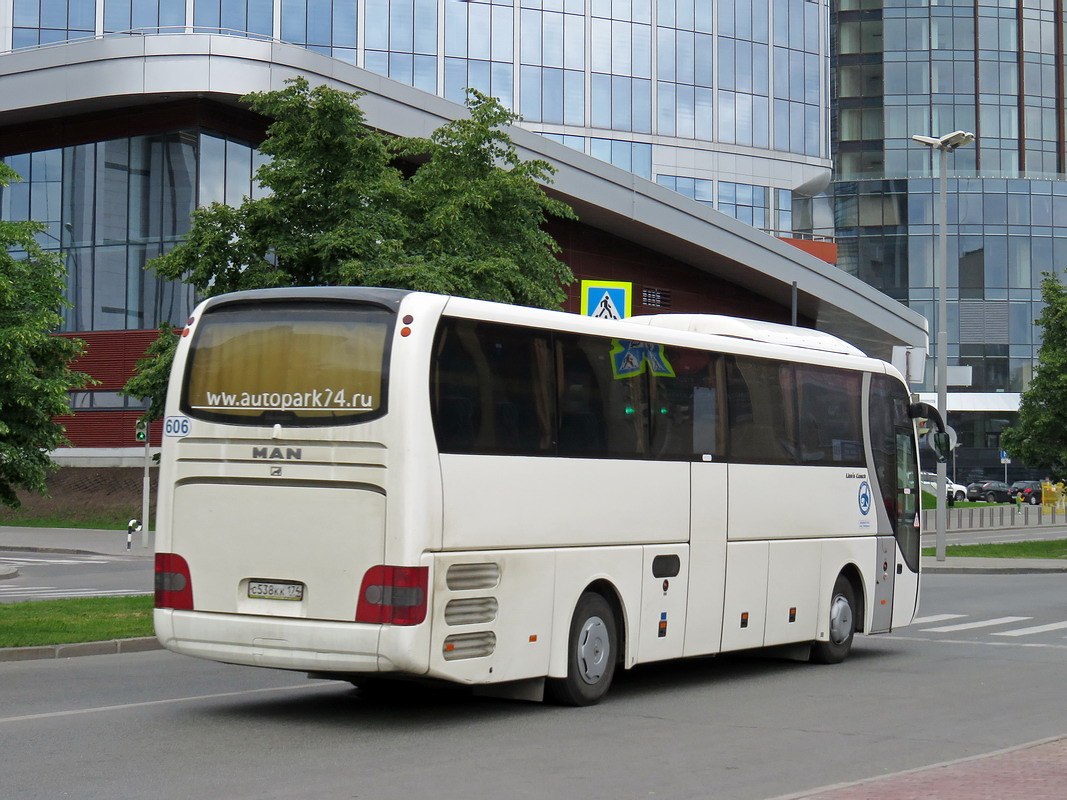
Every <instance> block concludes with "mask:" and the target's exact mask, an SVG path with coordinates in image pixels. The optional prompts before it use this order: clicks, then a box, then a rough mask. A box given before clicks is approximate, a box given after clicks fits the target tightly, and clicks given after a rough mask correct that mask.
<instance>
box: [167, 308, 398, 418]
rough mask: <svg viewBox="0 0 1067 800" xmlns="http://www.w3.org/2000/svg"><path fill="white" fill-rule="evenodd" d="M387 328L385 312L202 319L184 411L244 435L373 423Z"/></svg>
mask: <svg viewBox="0 0 1067 800" xmlns="http://www.w3.org/2000/svg"><path fill="white" fill-rule="evenodd" d="M392 324H393V314H392V313H391V312H389V311H387V310H386V309H383V308H380V307H377V306H369V305H361V304H357V303H337V302H300V301H290V302H260V303H247V304H233V305H228V306H224V307H221V308H219V309H217V310H209V311H208V312H207V313H206V314H205V315H204V317H203V319H202V320H200V324H199V325H198V326H197V328H196V332H195V337H194V339H193V342H192V345H191V347H190V354H189V360H188V365H187V367H186V376H185V382H184V387H185V388H184V391H183V396H182V399H181V405H182V409H183V410H184V411H185V413H187V414H188V415H189V416H191V417H196V418H199V419H203V420H207V421H211V422H224V423H230V424H244V425H274V424H282V425H296V426H314V425H338V424H345V423H352V422H361V421H365V420H366V419H369V418H373V417H377V416H380V415H381V414H383V413H385V397H384V394H385V386H386V382H385V379H384V373H385V371H386V342H388V341H389V333H390V331H391V329H392Z"/></svg>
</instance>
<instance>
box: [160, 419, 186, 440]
mask: <svg viewBox="0 0 1067 800" xmlns="http://www.w3.org/2000/svg"><path fill="white" fill-rule="evenodd" d="M163 434H164V435H165V436H188V435H189V418H188V417H167V418H166V419H165V420H164V421H163Z"/></svg>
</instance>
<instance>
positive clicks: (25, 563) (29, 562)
mask: <svg viewBox="0 0 1067 800" xmlns="http://www.w3.org/2000/svg"><path fill="white" fill-rule="evenodd" d="M108 563H110V562H109V561H98V560H95V559H84V558H0V564H14V565H15V566H19V567H40V566H48V565H50V564H108Z"/></svg>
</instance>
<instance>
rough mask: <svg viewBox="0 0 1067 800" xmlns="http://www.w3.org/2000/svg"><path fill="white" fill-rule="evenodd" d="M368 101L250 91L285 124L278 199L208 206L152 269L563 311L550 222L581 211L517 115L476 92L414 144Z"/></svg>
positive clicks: (150, 378) (275, 130)
mask: <svg viewBox="0 0 1067 800" xmlns="http://www.w3.org/2000/svg"><path fill="white" fill-rule="evenodd" d="M360 96H361V94H360V93H350V92H343V91H340V90H337V89H332V88H329V87H325V86H317V87H314V88H311V87H310V86H309V84H308V82H307V80H305V79H304V78H296V79H293V80H290V81H288V82H287V85H286V87H285V88H284V89H282V90H278V91H273V92H257V93H253V94H250V95H247V96H246V97H245V98H243V99H244V101H245V102H247V103H248V104H249V106H250V107H251V108H252V109H253V110H255V111H257V112H259V113H261V114H263V115H265V116H267V117H269V118H271V119H272V120H273V122H272V123H271V125H270V126H269V128H268V129H267V138H266V140H265V141H264V142H263V144H262V145H261V146H260V151H261V152H263V153H264V154H266V155H267V156H269V157H270V160H269V161H268V162H267V163H265V164H264V165H263V166H261V167H260V168H259V170H258V171H257V173H256V179H257V181H258V183H259V184H260V186H262V187H263V188H264V189H265V190H266V191H265V193H264V194H263V195H262V196H258V197H256V198H246V199H245V200H244V202H243V203H242V204H241V205H240V206H238V207H230V206H226V205H223V204H221V203H212V204H211V205H210V206H208V207H206V208H200V209H197V210H196V211H195V212H194V213H193V218H192V227H191V229H190V231H189V233H188V235H187V237H186V239H185V241H184V242H183V243H182V244H181V245H179V246H178V247H176V248H174V250H172V251H171V252H169V253H167V254H165V255H163V256H160V257H159V258H157V259H154V260H153V261H152V262H150V263H149V264H148V268H152V269H155V270H156V271H157V272H158V273H159V275H160V276H162V277H164V278H169V279H180V280H184V281H186V282H188V283H190V284H192V285H193V286H194V287H195V288H196V289H197V290H198V291H199V292H200V293H201V294H204V295H209V296H210V295H215V294H220V293H223V292H231V291H237V290H241V289H261V288H270V287H280V286H330V285H345V286H387V287H393V288H400V289H412V290H417V291H428V292H438V293H442V294H453V295H460V296H464V297H474V298H479V299H483V300H496V301H499V302H505V303H516V304H521V305H532V306H538V307H542V308H558V307H559V306H560V305H561V304H562V302H563V300H564V299H565V297H566V295H565V292H564V289H563V287H564V286H565V285H566V284H568V283H571V282H573V280H574V276H573V274H572V273H571V271H570V269H569V268H568V267H567V266H566V265H565V264H563V263H562V262H561V261H559V259H558V258H557V257H556V254H557V252H558V250H559V247H558V245H557V244H556V242H555V241H554V240H553V239H552V238H551V237H550V236H549V235H548V234H547V233H545V231H544V230H543V227H542V226H543V224H544V222H545V221H546V219H547V218H548V217H550V216H556V217H564V218H570V219H573V218H574V213H573V212H572V211H571V209H570V208H569V207H568V206H567V205H565V204H564V203H562V202H560V201H558V200H556V199H553V198H551V197H549V196H547V195H546V194H545V192H544V189H543V188H542V186H541V184H543V183H548V182H550V180H551V176H552V174H553V172H554V169H553V167H552V166H551V165H550V164H549V163H548V162H546V161H541V160H529V161H523V160H522V159H521V158H520V157H519V156H518V154H517V152H516V149H515V146H514V144H513V143H512V142H511V140H510V138H509V137H508V135H507V134H506V132H504V131H503V130H502V127H503V126H506V125H509V124H511V123H513V122H515V121H516V120H517V119H518V117H517V115H515V114H513V113H512V112H510V111H508V110H507V109H505V108H503V107H502V106H501V105H500V103H499V102H498V101H497V100H496V99H495V98H491V97H486V96H485V95H483V94H481V93H479V92H477V91H474V90H468V97H467V109H468V112H469V116H468V117H467V118H464V119H460V120H455V121H452V122H448V123H446V124H444V125H442V126H441V127H440V128H439V129H437V130H436V131H435V132H434V133H433V135H432V136H431V138H429V139H402V138H394V137H390V136H387V135H386V134H383V133H381V132H380V131H377V130H374V129H373V128H370V127H368V126H367V124H366V119H365V117H364V115H363V112H362V111H361V110H360V108H359V105H358V100H359V98H360ZM402 165H407V167H408V168H407V169H406V170H405V169H402V168H401V166H402ZM166 337H167V332H166V331H164V332H163V333H162V334H161V338H160V339H159V340H157V342H156V343H155V344H154V345H153V347H154V348H156V349H157V350H158V351H159V353H160V355H161V356H162V358H163V359H165V360H166V361H165V363H163V362H162V361H161V362H160V364H161V366H162V367H163V369H162V370H161V369H158V368H156V367H151V366H149V365H148V363H147V362H142V364H141V366H140V367H139V369H138V374H137V376H135V378H134V379H133V380H131V381H130V383H128V384H127V386H126V392H127V393H128V394H130V395H132V396H134V397H140V398H144V397H147V396H151V397H152V398H153V403H152V409H151V411H150V412H149V416H150V418H155V417H156V416H158V414H159V413H160V412H161V410H162V401H161V400H159V401H157V400H156V398H159V397H161V396H162V394H163V393H164V392H165V387H166V372H167V371H169V363H170V362H169V358H168V357H167V353H168V352H172V351H173V347H172V345H173V342H171V343H170V345H169V346H170V350H168V342H167V338H166Z"/></svg>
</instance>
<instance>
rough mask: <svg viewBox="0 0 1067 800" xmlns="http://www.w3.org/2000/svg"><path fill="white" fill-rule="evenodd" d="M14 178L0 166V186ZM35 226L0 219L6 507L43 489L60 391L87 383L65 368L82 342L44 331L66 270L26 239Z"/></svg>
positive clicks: (0, 444) (0, 440)
mask: <svg viewBox="0 0 1067 800" xmlns="http://www.w3.org/2000/svg"><path fill="white" fill-rule="evenodd" d="M14 180H18V175H17V174H16V173H15V172H14V171H13V170H12V169H11V168H10V167H8V166H7V165H6V164H3V163H0V189H2V188H3V187H6V186H8V185H10V183H11V182H12V181H14ZM42 230H44V226H43V225H41V224H39V223H35V222H8V221H0V504H3V505H6V506H10V507H12V508H18V507H19V505H20V502H19V499H18V496H17V495H16V490H18V489H27V490H29V491H33V492H40V493H42V494H43V493H45V480H46V478H47V477H48V474H49V473H50V472H52V471H53V470H55V468H56V465H55V462H53V461H52V459H51V458H50V456H49V453H50V451H52V450H54V449H56V448H57V447H62V446H63V445H66V444H69V442H68V441H67V438H66V435H65V431H64V428H63V426H62V425H61V424H59V423H58V422H56V421H55V420H54V417H56V416H59V415H63V414H69V413H70V403H69V400H68V395H67V392H68V391H70V390H71V389H77V388H81V387H82V386H85V385H86V383H87V382H88V376H86V375H83V374H81V373H79V372H74V371H73V370H71V368H70V362H71V361H72V360H73V359H75V358H76V357H77V356H78V355H80V354H81V352H82V349H83V344H82V343H81V342H80V341H77V340H74V339H69V338H65V337H59V336H52V335H51V334H52V332H53V331H54V330H56V329H57V328H58V327H59V325H60V323H61V322H62V317H61V316H60V313H59V310H60V308H62V306H64V305H65V304H67V301H66V299H65V297H64V288H65V286H66V273H65V270H64V269H63V261H62V259H61V258H60V257H59V256H58V255H56V254H53V253H48V252H45V251H43V250H42V249H41V247H40V245H39V244H38V243H37V242H36V240H35V239H34V234H35V233H39V232H40V231H42ZM12 253H17V254H18V255H19V256H22V257H15V256H14V255H12Z"/></svg>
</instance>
